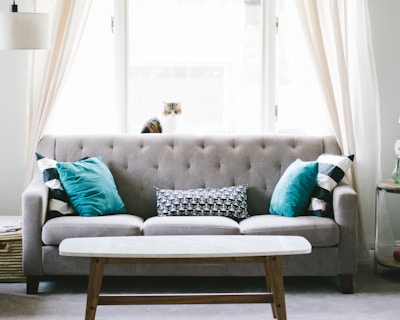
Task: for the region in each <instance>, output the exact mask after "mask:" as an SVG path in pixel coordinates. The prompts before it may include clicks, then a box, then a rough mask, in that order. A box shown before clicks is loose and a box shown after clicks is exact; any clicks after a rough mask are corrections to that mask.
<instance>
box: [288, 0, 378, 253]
mask: <svg viewBox="0 0 400 320" xmlns="http://www.w3.org/2000/svg"><path fill="white" fill-rule="evenodd" d="M296 3H297V4H298V8H299V12H300V14H302V16H303V19H304V20H303V22H304V23H305V26H306V28H307V29H308V31H309V40H310V41H309V44H310V46H312V48H313V50H314V53H315V58H316V59H315V62H316V63H317V66H318V70H319V74H320V79H321V81H322V83H323V86H324V90H325V95H326V98H327V101H328V107H329V114H330V118H331V121H332V124H333V127H334V128H335V133H336V136H337V138H338V141H339V142H340V144H341V147H342V150H343V152H344V153H345V154H350V153H354V154H355V163H354V165H353V168H352V177H353V183H354V185H355V188H356V191H357V193H358V197H359V227H360V230H359V237H360V239H359V242H360V243H359V249H360V254H361V255H365V254H367V249H368V248H371V247H372V243H373V235H374V232H373V226H374V198H375V183H376V180H377V179H378V178H379V177H380V176H381V173H380V151H381V147H380V132H381V131H380V112H379V110H380V106H379V92H378V85H377V76H376V71H375V64H374V55H373V50H372V45H371V32H370V29H369V27H370V22H369V12H368V4H367V1H366V0H360V1H345V0H329V1H317V0H302V1H298V2H297V1H296Z"/></svg>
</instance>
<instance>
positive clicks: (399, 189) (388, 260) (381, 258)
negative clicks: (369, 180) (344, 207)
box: [374, 179, 400, 273]
mask: <svg viewBox="0 0 400 320" xmlns="http://www.w3.org/2000/svg"><path fill="white" fill-rule="evenodd" d="M381 192H385V193H397V194H400V184H398V183H394V182H393V180H391V179H386V180H379V181H377V183H376V194H375V241H374V245H375V248H374V249H375V250H374V272H375V273H377V271H378V264H379V265H382V266H385V267H389V268H399V269H400V262H398V261H396V260H395V259H394V258H393V254H392V255H390V254H387V253H386V254H384V255H380V254H379V251H380V247H379V236H380V235H379V232H380V231H379V221H380V215H381V210H380V202H379V197H380V193H381ZM394 248H395V245H393V249H394ZM392 251H393V250H392Z"/></svg>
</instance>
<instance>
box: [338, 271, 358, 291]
mask: <svg viewBox="0 0 400 320" xmlns="http://www.w3.org/2000/svg"><path fill="white" fill-rule="evenodd" d="M339 281H340V288H341V291H342V293H347V294H348V293H353V292H354V290H353V275H352V274H339Z"/></svg>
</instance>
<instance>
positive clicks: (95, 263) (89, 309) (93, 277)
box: [85, 258, 105, 320]
mask: <svg viewBox="0 0 400 320" xmlns="http://www.w3.org/2000/svg"><path fill="white" fill-rule="evenodd" d="M104 262H105V259H104V258H91V261H90V270H89V281H88V288H87V300H86V317H85V319H86V320H94V318H95V316H96V309H97V303H98V301H99V294H100V289H101V283H102V281H103V271H104Z"/></svg>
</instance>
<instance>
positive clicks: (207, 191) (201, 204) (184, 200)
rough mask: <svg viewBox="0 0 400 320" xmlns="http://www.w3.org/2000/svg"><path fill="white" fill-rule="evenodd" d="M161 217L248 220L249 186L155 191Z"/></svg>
mask: <svg viewBox="0 0 400 320" xmlns="http://www.w3.org/2000/svg"><path fill="white" fill-rule="evenodd" d="M154 189H155V190H156V195H157V214H158V216H225V217H230V218H233V219H236V220H241V219H245V218H247V217H248V212H247V185H241V186H233V187H224V188H219V189H212V188H199V189H189V190H170V189H159V188H154Z"/></svg>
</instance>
